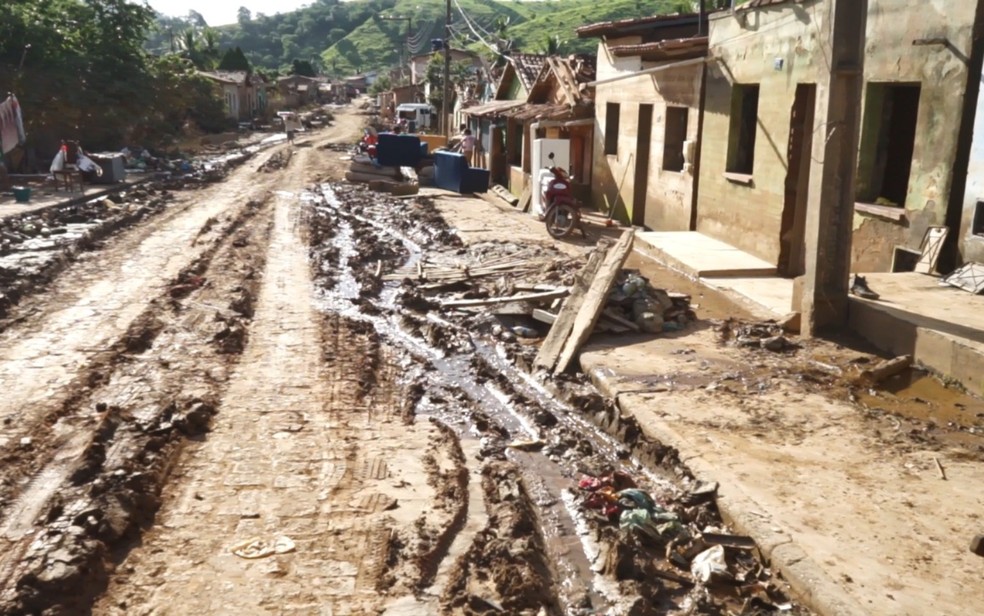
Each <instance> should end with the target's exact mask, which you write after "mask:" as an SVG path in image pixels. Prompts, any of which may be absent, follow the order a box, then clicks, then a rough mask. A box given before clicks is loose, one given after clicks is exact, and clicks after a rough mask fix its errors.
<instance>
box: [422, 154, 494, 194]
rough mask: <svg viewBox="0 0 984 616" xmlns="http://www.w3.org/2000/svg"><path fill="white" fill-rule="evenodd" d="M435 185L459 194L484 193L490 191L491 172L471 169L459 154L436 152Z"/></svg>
mask: <svg viewBox="0 0 984 616" xmlns="http://www.w3.org/2000/svg"><path fill="white" fill-rule="evenodd" d="M434 185H435V186H437V187H438V188H443V189H444V190H450V191H452V192H456V193H459V194H465V193H484V192H486V191H488V189H489V172H488V170H487V169H478V168H476V167H469V166H468V160H467V159H466V158H465V157H464V155H462V154H459V153H457V152H434Z"/></svg>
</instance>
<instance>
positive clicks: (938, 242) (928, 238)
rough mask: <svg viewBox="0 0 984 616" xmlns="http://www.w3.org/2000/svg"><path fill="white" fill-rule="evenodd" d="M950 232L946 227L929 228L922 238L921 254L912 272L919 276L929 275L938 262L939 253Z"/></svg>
mask: <svg viewBox="0 0 984 616" xmlns="http://www.w3.org/2000/svg"><path fill="white" fill-rule="evenodd" d="M949 232H950V230H949V228H947V227H930V228H929V229H927V230H926V235H925V237H923V245H922V254H921V255H920V256H919V261H918V262H917V263H916V268H915V270H914V271H916V272H918V273H920V274H931V273H933V270H935V269H936V264H937V262H939V260H940V251H942V250H943V243H944V242H945V241H946V236H947V235H948V234H949Z"/></svg>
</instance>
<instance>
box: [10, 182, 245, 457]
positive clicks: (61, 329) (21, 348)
mask: <svg viewBox="0 0 984 616" xmlns="http://www.w3.org/2000/svg"><path fill="white" fill-rule="evenodd" d="M251 173H252V171H251V170H249V169H242V168H241V169H239V170H237V172H236V173H235V174H234V175H233V176H232V178H231V180H230V181H234V182H236V185H237V187H236V188H235V189H234V190H227V193H228V194H226V195H220V194H218V191H219V190H220V188H219V187H215V188H214V189H208V190H207V191H202V192H201V193H198V195H197V196H196V197H197V198H203V197H204V198H206V200H205V203H204V204H201V203H197V204H196V203H194V202H191V203H188V204H187V205H185V206H183V207H175V208H172V209H171V210H168V211H167V213H165V214H164V215H163V216H160V217H157V218H155V219H152V220H150V221H148V223H147V224H144V225H140V226H137V227H135V228H134V229H133V230H131V231H129V232H128V233H126V234H124V236H123V237H120V238H118V239H117V241H115V242H114V243H113V244H112V245H111V246H110V247H107V248H106V249H105V250H102V251H100V252H98V253H93V254H92V255H91V258H89V259H86V260H84V261H83V262H80V263H78V264H77V265H76V266H75V267H72V268H69V269H67V270H66V271H65V272H64V275H63V276H61V277H60V278H59V280H58V281H57V282H56V283H55V284H53V285H52V288H51V292H50V293H48V294H45V295H44V296H42V297H39V298H37V301H34V302H26V304H28V305H22V306H20V307H19V310H21V311H22V312H30V311H32V310H34V311H37V313H38V314H36V315H33V316H25V317H24V319H23V322H21V323H20V324H19V326H18V327H16V328H11V329H8V330H7V331H5V332H3V333H2V334H0V384H2V385H3V389H4V390H5V391H7V392H9V393H8V395H5V396H4V397H3V398H0V447H5V446H9V445H12V444H13V445H16V443H18V442H19V439H20V438H22V436H18V434H19V433H23V432H24V431H25V430H29V429H31V428H32V427H34V426H36V425H39V424H40V423H41V419H40V418H43V417H44V416H45V415H47V414H48V413H50V412H52V409H57V407H59V406H61V405H63V404H65V403H66V401H70V398H71V396H72V395H73V393H74V392H75V390H77V389H79V388H85V387H89V386H90V384H91V385H96V384H98V381H99V376H98V375H99V370H98V364H99V362H100V360H103V359H104V358H105V357H107V355H109V356H112V355H113V352H114V345H116V344H118V342H119V340H120V339H121V338H129V339H131V340H135V339H136V338H134V337H133V336H132V335H129V336H128V333H129V334H133V333H134V332H138V331H140V330H141V329H146V327H144V326H143V325H141V324H140V322H139V320H140V319H141V315H143V314H144V313H145V312H146V307H147V304H148V302H149V301H150V299H151V298H153V297H156V296H158V295H159V294H161V293H162V291H163V288H164V287H165V286H166V285H168V284H169V283H170V281H171V280H173V279H174V278H175V277H176V276H178V275H179V274H180V273H181V271H182V270H183V269H185V268H186V267H187V266H188V264H189V263H190V262H193V261H194V260H195V259H197V258H201V257H203V256H204V255H206V254H207V252H208V250H209V249H210V247H212V248H214V246H216V245H217V243H218V242H220V241H221V240H222V238H223V237H224V234H225V233H226V232H228V231H229V229H231V228H233V227H234V226H235V224H236V220H239V219H241V216H243V215H244V212H247V211H248V208H245V204H246V203H247V202H248V201H249V199H250V198H251V197H253V196H254V195H255V194H258V193H259V194H262V190H258V188H257V187H256V186H253V185H252V184H250V183H248V182H244V181H243V180H244V179H245V178H246V175H247V174H251ZM193 198H194V197H193ZM203 231H204V232H203ZM131 328H132V329H133V330H134V331H130V332H128V330H129V329H131ZM150 329H152V327H151V328H150ZM94 364H95V367H96V368H97V369H96V370H89V369H88V368H89V367H90V366H93V365H94ZM56 412H57V411H56ZM15 439H16V440H15Z"/></svg>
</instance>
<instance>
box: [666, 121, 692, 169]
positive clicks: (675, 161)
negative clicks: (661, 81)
mask: <svg viewBox="0 0 984 616" xmlns="http://www.w3.org/2000/svg"><path fill="white" fill-rule="evenodd" d="M689 115H690V110H689V109H687V108H686V107H667V108H666V131H665V133H664V135H663V169H665V170H666V171H683V163H684V156H683V142H684V141H686V140H687V119H688V117H689Z"/></svg>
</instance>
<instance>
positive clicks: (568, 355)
mask: <svg viewBox="0 0 984 616" xmlns="http://www.w3.org/2000/svg"><path fill="white" fill-rule="evenodd" d="M634 239H635V233H634V232H632V231H631V230H630V231H625V232H623V233H622V237H620V238H619V239H618V241H617V242H615V245H614V246H612V248H611V249H610V250H609V251H608V253H607V254H606V255H605V262H604V263H602V265H601V267H600V268H599V269H598V273H597V274H596V275H595V277H594V280H593V281H592V282H591V286H590V288H589V289H588V292H587V293H586V294H585V296H584V302H583V303H582V304H581V307H580V308H579V309H578V311H577V318H576V319H575V320H574V326H573V327H572V328H571V335H570V337H568V339H567V342H566V343H565V344H564V350H563V351H562V352H561V354H560V357H559V358H558V359H557V365H556V367H555V369H554V371H555V372H564V371H565V370H567V368H568V366H570V365H571V362H572V361H573V360H574V356H575V355H577V352H578V351H579V350H580V349H581V346H582V345H583V344H584V343H585V341H587V339H588V337H589V336H591V331H592V330H593V329H594V326H595V324H596V323H598V317H599V316H601V311H602V310H603V309H604V307H605V304H606V303H608V293H609V292H610V291H611V290H612V285H613V284H615V278H616V277H617V276H618V274H619V272H621V271H622V265H624V264H625V260H626V259H627V258H628V257H629V253H631V252H632V241H633V240H634Z"/></svg>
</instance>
